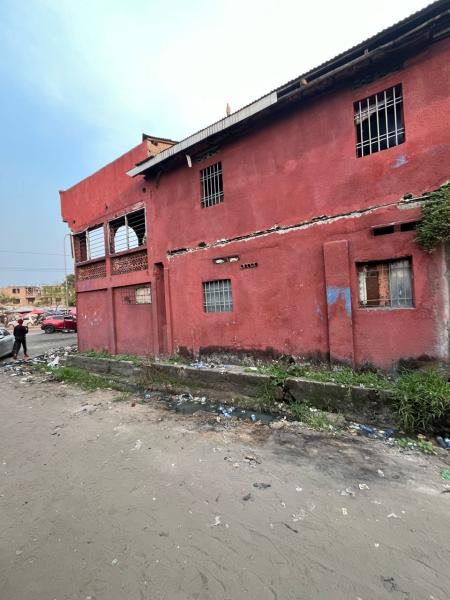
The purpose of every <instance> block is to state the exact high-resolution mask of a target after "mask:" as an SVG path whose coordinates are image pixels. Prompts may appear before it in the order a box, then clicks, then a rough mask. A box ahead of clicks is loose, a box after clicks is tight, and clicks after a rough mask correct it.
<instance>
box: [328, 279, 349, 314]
mask: <svg viewBox="0 0 450 600" xmlns="http://www.w3.org/2000/svg"><path fill="white" fill-rule="evenodd" d="M339 299H342V300H343V301H344V305H345V312H346V313H347V316H348V317H351V316H352V297H351V295H350V288H349V287H334V286H327V304H328V306H332V305H333V304H336V302H337V301H338V300H339Z"/></svg>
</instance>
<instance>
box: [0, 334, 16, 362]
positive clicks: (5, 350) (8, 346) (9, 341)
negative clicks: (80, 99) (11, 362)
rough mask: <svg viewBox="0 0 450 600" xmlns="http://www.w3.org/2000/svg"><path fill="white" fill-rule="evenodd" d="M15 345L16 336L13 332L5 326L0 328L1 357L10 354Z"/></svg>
mask: <svg viewBox="0 0 450 600" xmlns="http://www.w3.org/2000/svg"><path fill="white" fill-rule="evenodd" d="M13 346H14V336H13V334H12V333H11V332H10V331H8V330H7V329H5V328H4V327H1V328H0V358H3V356H10V355H11V354H12V351H13Z"/></svg>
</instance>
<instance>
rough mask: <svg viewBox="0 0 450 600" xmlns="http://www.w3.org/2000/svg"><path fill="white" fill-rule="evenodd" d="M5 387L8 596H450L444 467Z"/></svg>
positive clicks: (110, 401)
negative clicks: (442, 472)
mask: <svg viewBox="0 0 450 600" xmlns="http://www.w3.org/2000/svg"><path fill="white" fill-rule="evenodd" d="M17 379H18V378H12V377H9V376H6V375H4V374H0V409H1V422H0V467H1V471H0V531H1V537H0V598H1V599H2V600H75V599H76V600H100V599H101V600H125V599H126V600H147V599H148V600H157V599H164V600H178V599H180V600H181V599H183V600H184V599H198V600H202V599H214V600H240V599H249V600H252V599H257V600H266V599H268V600H272V599H278V600H291V599H292V600H298V599H307V600H309V599H323V600H325V599H327V600H329V599H332V600H341V599H342V600H358V599H360V600H374V599H379V598H386V599H389V600H390V599H392V600H397V599H401V600H406V599H411V600H412V599H417V600H448V599H449V598H450V569H449V565H450V543H449V531H450V528H449V525H450V494H449V493H442V492H443V490H444V483H445V482H444V481H442V479H441V477H440V470H441V468H442V467H445V466H446V465H445V463H444V462H442V460H443V459H440V458H438V457H431V458H430V457H425V456H422V455H419V456H418V455H405V454H400V453H399V452H398V451H396V450H393V449H390V448H387V447H386V446H384V445H383V444H382V443H381V442H378V441H371V440H367V439H362V438H356V437H350V436H348V437H341V438H333V437H331V436H330V435H324V434H319V433H315V432H311V431H307V430H303V431H302V432H299V431H284V430H276V431H274V430H272V429H270V428H269V427H267V426H265V425H258V424H256V425H254V424H251V423H239V422H236V421H235V420H221V421H219V422H218V421H217V419H216V417H215V416H214V415H197V416H194V417H181V416H180V415H178V414H176V413H173V412H169V411H168V410H165V409H164V408H163V407H162V406H158V405H157V404H156V405H155V404H154V403H153V404H152V405H150V404H137V405H136V406H134V407H133V406H132V405H131V403H130V400H129V399H128V400H126V401H124V400H122V401H114V398H118V396H119V394H118V393H117V392H110V391H102V392H98V391H97V392H93V393H86V392H83V391H81V390H80V389H78V388H72V387H69V386H66V385H64V384H59V383H52V382H39V381H38V382H36V381H35V382H33V383H20V382H19V381H18V380H17ZM86 403H88V404H87V405H86ZM83 404H85V406H84V410H83ZM246 457H247V458H246ZM447 466H448V465H447ZM379 470H380V472H379ZM255 483H256V484H268V485H270V487H266V488H265V489H261V488H263V487H264V486H258V487H255V486H254V484H255ZM360 484H361V486H360ZM360 487H362V488H363V489H360ZM346 488H348V489H349V492H346V491H345V490H346ZM350 492H351V494H354V495H351V494H350V495H342V494H349V493H350Z"/></svg>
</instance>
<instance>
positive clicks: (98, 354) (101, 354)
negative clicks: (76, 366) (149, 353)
mask: <svg viewBox="0 0 450 600" xmlns="http://www.w3.org/2000/svg"><path fill="white" fill-rule="evenodd" d="M78 354H80V355H81V356H88V357H90V358H109V359H110V360H127V361H128V362H132V363H133V364H135V365H140V364H142V361H143V359H142V357H141V356H135V355H134V354H110V353H109V352H107V351H106V350H101V351H97V350H87V351H86V352H79V353H78Z"/></svg>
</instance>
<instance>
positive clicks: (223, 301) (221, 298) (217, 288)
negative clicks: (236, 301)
mask: <svg viewBox="0 0 450 600" xmlns="http://www.w3.org/2000/svg"><path fill="white" fill-rule="evenodd" d="M203 308H204V310H205V312H227V311H231V310H233V298H232V296H231V280H230V279H218V280H217V281H204V282H203Z"/></svg>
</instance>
